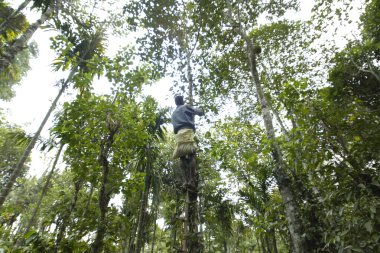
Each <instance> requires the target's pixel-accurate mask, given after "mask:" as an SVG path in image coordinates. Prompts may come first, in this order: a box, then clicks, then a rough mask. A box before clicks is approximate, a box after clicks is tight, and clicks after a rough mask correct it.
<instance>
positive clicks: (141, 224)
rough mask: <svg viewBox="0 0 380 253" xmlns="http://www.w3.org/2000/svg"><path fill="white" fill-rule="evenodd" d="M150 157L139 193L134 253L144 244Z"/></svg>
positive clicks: (149, 181) (150, 174) (149, 182)
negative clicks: (142, 187) (142, 186)
mask: <svg viewBox="0 0 380 253" xmlns="http://www.w3.org/2000/svg"><path fill="white" fill-rule="evenodd" d="M149 163H150V159H149V158H148V164H147V165H146V167H145V180H144V181H145V187H144V190H143V191H142V193H141V200H140V213H139V220H138V225H137V241H136V249H135V253H140V251H141V248H142V246H143V244H144V231H145V228H146V218H147V216H146V207H147V204H148V196H149V191H150V186H151V182H152V173H151V167H150V164H149Z"/></svg>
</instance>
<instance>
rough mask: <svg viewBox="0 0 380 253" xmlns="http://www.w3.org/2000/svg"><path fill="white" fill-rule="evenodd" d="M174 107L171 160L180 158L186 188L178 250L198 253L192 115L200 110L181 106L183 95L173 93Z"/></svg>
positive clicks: (195, 146)
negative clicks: (173, 141) (183, 219)
mask: <svg viewBox="0 0 380 253" xmlns="http://www.w3.org/2000/svg"><path fill="white" fill-rule="evenodd" d="M175 103H176V105H177V108H176V109H175V110H174V112H173V114H172V124H173V128H174V133H175V143H176V147H175V150H174V154H173V159H176V158H180V169H181V171H182V175H183V187H184V190H185V191H186V202H185V203H186V204H185V224H184V235H185V238H184V240H183V245H182V251H181V252H194V253H197V252H201V248H202V245H201V243H200V242H199V236H198V219H197V199H198V176H197V163H196V155H195V154H196V153H195V152H196V148H197V145H196V143H195V140H194V133H195V123H194V116H195V115H198V116H203V115H204V113H203V111H202V110H200V109H198V108H195V107H193V106H191V105H185V103H184V100H183V96H176V97H175Z"/></svg>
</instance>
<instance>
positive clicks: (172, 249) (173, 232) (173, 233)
mask: <svg viewBox="0 0 380 253" xmlns="http://www.w3.org/2000/svg"><path fill="white" fill-rule="evenodd" d="M175 193H176V199H175V200H176V201H175V203H176V206H175V210H174V215H173V217H172V222H171V224H172V227H171V234H170V240H171V244H170V252H171V253H174V252H175V246H176V241H177V226H176V224H177V219H178V218H179V215H180V214H179V213H178V210H179V209H180V208H179V206H178V205H179V203H180V201H179V200H180V193H179V192H178V191H177V190H176V192H175Z"/></svg>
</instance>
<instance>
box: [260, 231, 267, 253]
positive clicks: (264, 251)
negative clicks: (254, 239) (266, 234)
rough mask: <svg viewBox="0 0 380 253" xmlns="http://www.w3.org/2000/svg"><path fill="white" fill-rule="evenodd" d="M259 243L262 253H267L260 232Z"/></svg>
mask: <svg viewBox="0 0 380 253" xmlns="http://www.w3.org/2000/svg"><path fill="white" fill-rule="evenodd" d="M260 244H261V248H262V249H263V253H267V249H266V248H265V241H264V238H263V234H262V233H261V234H260Z"/></svg>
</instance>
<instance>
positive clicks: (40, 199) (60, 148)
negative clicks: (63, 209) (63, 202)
mask: <svg viewBox="0 0 380 253" xmlns="http://www.w3.org/2000/svg"><path fill="white" fill-rule="evenodd" d="M63 146H64V144H61V146H60V147H59V149H58V152H57V155H56V156H55V159H54V162H53V166H52V168H51V170H50V172H49V174H48V175H47V177H46V182H45V185H44V187H43V189H42V192H41V195H40V198H39V199H38V202H37V205H36V207H35V208H34V210H33V214H32V217H31V218H30V220H29V222H28V224H27V225H26V228H25V231H24V234H26V233H28V232H29V229H30V228H31V226H32V225H33V223H34V222H35V220H36V217H37V213H38V210H39V208H40V206H41V203H42V199H43V198H44V197H45V195H46V193H47V191H48V188H49V185H50V180H51V178H52V177H53V174H54V171H55V168H56V166H57V163H58V160H59V157H60V156H61V152H62V149H63Z"/></svg>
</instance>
